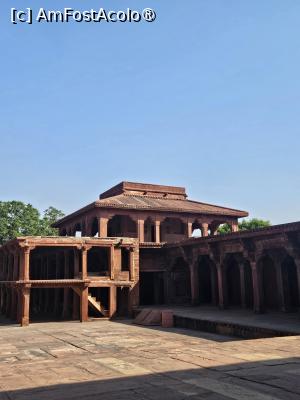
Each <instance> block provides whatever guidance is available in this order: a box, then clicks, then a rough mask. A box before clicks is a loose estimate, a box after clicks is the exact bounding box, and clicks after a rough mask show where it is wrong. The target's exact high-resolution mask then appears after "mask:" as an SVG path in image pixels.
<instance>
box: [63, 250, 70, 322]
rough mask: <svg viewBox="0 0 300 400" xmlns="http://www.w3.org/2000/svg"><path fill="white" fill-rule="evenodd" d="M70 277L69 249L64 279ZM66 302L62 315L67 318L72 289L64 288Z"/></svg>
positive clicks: (65, 252)
mask: <svg viewBox="0 0 300 400" xmlns="http://www.w3.org/2000/svg"><path fill="white" fill-rule="evenodd" d="M68 278H69V253H68V251H67V250H66V251H64V279H68ZM63 290H64V302H63V311H62V317H63V318H66V317H67V316H68V314H69V301H70V289H69V288H64V289H63Z"/></svg>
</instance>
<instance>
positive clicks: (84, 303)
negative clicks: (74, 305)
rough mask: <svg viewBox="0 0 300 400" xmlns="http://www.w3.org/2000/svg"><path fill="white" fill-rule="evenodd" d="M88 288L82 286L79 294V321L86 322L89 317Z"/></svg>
mask: <svg viewBox="0 0 300 400" xmlns="http://www.w3.org/2000/svg"><path fill="white" fill-rule="evenodd" d="M88 295H89V288H88V287H84V288H83V289H82V290H81V295H80V322H87V321H88V319H89V313H88V309H89V303H88Z"/></svg>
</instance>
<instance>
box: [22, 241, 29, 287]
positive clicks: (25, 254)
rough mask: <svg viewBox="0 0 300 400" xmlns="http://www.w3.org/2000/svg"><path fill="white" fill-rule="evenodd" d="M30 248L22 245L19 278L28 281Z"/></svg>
mask: <svg viewBox="0 0 300 400" xmlns="http://www.w3.org/2000/svg"><path fill="white" fill-rule="evenodd" d="M29 265H30V248H29V247H24V248H23V249H22V253H21V268H20V280H23V281H29Z"/></svg>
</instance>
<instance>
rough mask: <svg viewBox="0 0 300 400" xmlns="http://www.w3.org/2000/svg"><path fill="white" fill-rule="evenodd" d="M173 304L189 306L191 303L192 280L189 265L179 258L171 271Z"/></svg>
mask: <svg viewBox="0 0 300 400" xmlns="http://www.w3.org/2000/svg"><path fill="white" fill-rule="evenodd" d="M171 286H172V287H171V290H172V296H171V297H172V303H175V304H188V303H190V302H191V278H190V269H189V266H188V264H187V263H186V262H185V260H184V259H183V258H182V257H178V258H177V259H176V261H175V263H174V265H173V268H172V270H171Z"/></svg>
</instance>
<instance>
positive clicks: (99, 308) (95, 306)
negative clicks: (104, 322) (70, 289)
mask: <svg viewBox="0 0 300 400" xmlns="http://www.w3.org/2000/svg"><path fill="white" fill-rule="evenodd" d="M88 301H89V306H90V307H92V308H93V309H94V310H96V311H98V312H99V313H100V314H102V315H103V317H108V310H106V309H105V308H104V307H103V305H102V304H101V303H100V301H98V300H97V298H96V297H94V296H91V295H89V296H88Z"/></svg>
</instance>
